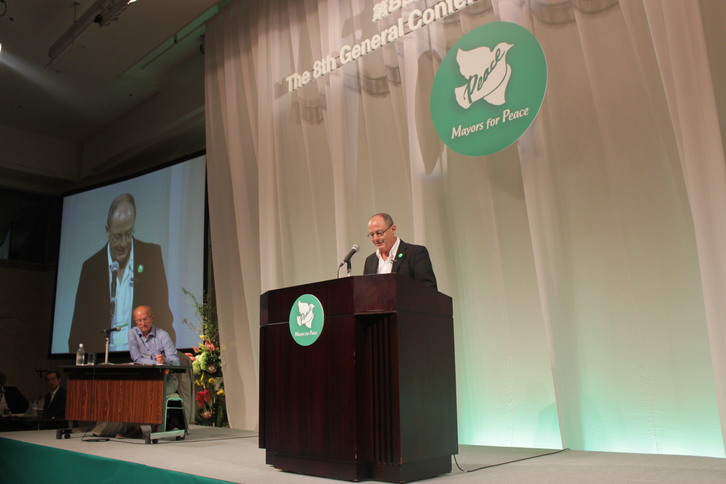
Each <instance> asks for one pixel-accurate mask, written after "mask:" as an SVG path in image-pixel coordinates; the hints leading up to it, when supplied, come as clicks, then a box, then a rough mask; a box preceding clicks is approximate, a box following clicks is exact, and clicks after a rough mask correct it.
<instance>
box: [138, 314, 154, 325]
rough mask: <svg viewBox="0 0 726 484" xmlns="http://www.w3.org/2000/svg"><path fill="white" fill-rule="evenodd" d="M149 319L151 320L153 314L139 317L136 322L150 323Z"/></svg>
mask: <svg viewBox="0 0 726 484" xmlns="http://www.w3.org/2000/svg"><path fill="white" fill-rule="evenodd" d="M149 321H151V316H146V317H145V318H139V319H137V320H136V321H134V322H135V323H136V324H139V323H148V322H149Z"/></svg>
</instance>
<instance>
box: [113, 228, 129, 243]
mask: <svg viewBox="0 0 726 484" xmlns="http://www.w3.org/2000/svg"><path fill="white" fill-rule="evenodd" d="M133 236H134V231H133V230H129V231H128V232H126V233H125V234H112V235H110V236H109V237H108V240H110V241H111V242H112V243H114V244H118V243H119V242H130V241H131V239H132V238H133Z"/></svg>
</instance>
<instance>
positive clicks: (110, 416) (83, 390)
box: [63, 364, 191, 443]
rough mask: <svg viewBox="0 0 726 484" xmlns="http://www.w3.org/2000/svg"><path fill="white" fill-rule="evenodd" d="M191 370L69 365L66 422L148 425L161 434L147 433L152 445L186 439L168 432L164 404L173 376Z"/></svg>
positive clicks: (183, 367)
mask: <svg viewBox="0 0 726 484" xmlns="http://www.w3.org/2000/svg"><path fill="white" fill-rule="evenodd" d="M188 371H191V368H190V367H186V366H171V365H133V364H123V365H93V366H89V365H85V366H66V367H63V372H64V373H66V374H67V378H66V386H67V389H66V391H67V394H66V419H67V420H73V421H101V422H124V423H135V424H148V425H151V426H152V429H153V428H154V427H155V426H159V427H160V429H161V431H160V432H153V430H152V432H151V433H150V434H145V436H146V442H147V443H152V442H154V441H156V440H157V439H159V438H163V437H177V438H184V435H185V430H183V429H182V430H173V431H169V432H167V431H166V430H165V429H166V412H165V411H164V410H165V401H166V395H168V394H169V393H170V389H171V387H170V385H171V384H172V383H171V381H170V377H172V376H173V375H174V374H176V373H181V372H188Z"/></svg>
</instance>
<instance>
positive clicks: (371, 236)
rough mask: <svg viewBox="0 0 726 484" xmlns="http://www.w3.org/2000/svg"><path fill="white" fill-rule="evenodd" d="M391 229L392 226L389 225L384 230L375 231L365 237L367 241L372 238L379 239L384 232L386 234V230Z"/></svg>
mask: <svg viewBox="0 0 726 484" xmlns="http://www.w3.org/2000/svg"><path fill="white" fill-rule="evenodd" d="M391 227H393V224H391V225H389V226H388V227H386V230H376V231H375V232H368V234H367V235H366V237H368V238H369V239H372V238H373V237H374V236H375V237H380V236H382V235H383V234H385V233H386V232H388V229H390V228H391Z"/></svg>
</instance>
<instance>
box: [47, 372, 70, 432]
mask: <svg viewBox="0 0 726 484" xmlns="http://www.w3.org/2000/svg"><path fill="white" fill-rule="evenodd" d="M45 383H46V384H47V385H48V393H46V394H45V398H44V399H43V420H44V421H45V423H44V424H43V427H44V428H47V429H52V428H63V427H66V426H67V425H68V422H66V420H65V418H66V389H65V388H64V387H63V385H62V384H61V376H60V375H59V374H58V372H57V371H49V372H48V373H46V374H45Z"/></svg>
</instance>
